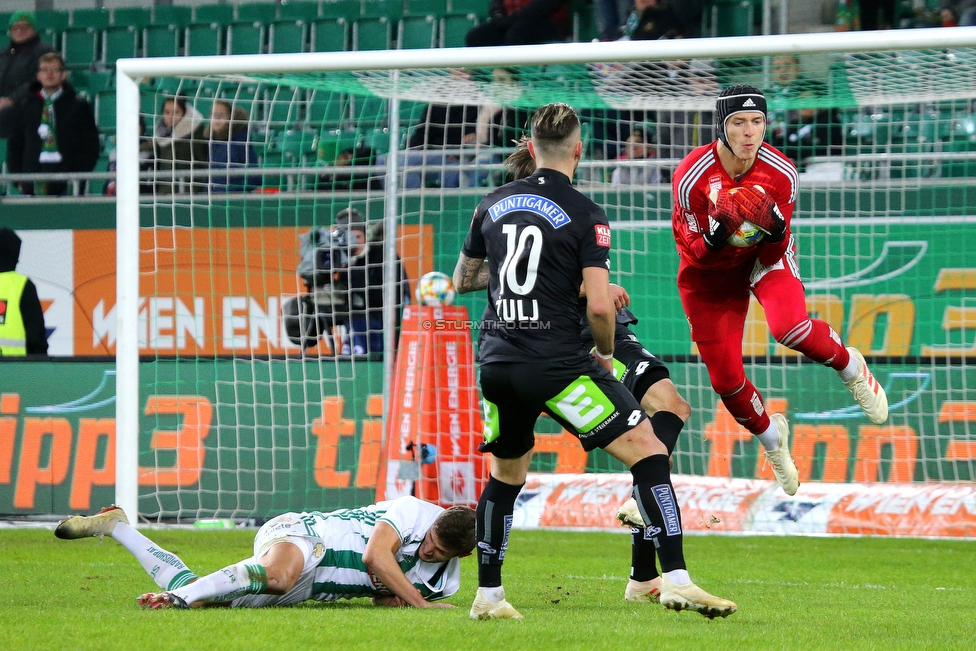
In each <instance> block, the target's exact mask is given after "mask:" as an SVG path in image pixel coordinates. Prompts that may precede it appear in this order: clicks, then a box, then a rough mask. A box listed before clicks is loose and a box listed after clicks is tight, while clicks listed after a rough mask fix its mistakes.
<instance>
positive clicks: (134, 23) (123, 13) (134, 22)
mask: <svg viewBox="0 0 976 651" xmlns="http://www.w3.org/2000/svg"><path fill="white" fill-rule="evenodd" d="M152 21H153V14H152V8H151V7H116V9H115V10H114V11H112V25H117V26H119V27H125V26H129V27H135V28H136V31H140V30H142V28H143V27H145V26H147V25H152Z"/></svg>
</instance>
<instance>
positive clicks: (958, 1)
mask: <svg viewBox="0 0 976 651" xmlns="http://www.w3.org/2000/svg"><path fill="white" fill-rule="evenodd" d="M939 9H940V11H939V15H940V16H941V18H942V26H943V27H956V26H957V25H958V26H961V27H972V26H973V25H976V0H941V2H940V3H939Z"/></svg>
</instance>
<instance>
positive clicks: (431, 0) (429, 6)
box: [403, 0, 449, 18]
mask: <svg viewBox="0 0 976 651" xmlns="http://www.w3.org/2000/svg"><path fill="white" fill-rule="evenodd" d="M447 3H448V0H407V10H406V11H404V12H403V14H404V15H405V16H437V17H438V18H440V17H441V16H444V15H445V14H447V13H449V12H448V10H447Z"/></svg>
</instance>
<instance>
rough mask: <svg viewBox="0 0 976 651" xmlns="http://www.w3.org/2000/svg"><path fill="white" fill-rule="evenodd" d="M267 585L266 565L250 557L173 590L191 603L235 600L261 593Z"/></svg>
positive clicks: (188, 603)
mask: <svg viewBox="0 0 976 651" xmlns="http://www.w3.org/2000/svg"><path fill="white" fill-rule="evenodd" d="M267 587H268V575H267V574H266V573H265V571H264V566H263V565H259V564H258V563H256V562H255V561H254V559H248V561H241V562H240V563H235V564H234V565H228V566H227V567H225V568H224V569H222V570H217V571H216V572H214V573H213V574H208V575H207V576H205V577H203V578H202V579H199V580H197V581H195V582H193V583H191V584H189V585H187V586H184V587H182V588H178V589H176V590H172V591H171V592H172V593H173V594H175V595H176V596H177V597H180V598H182V599H183V601H185V602H186V603H187V605H190V604H192V603H193V602H194V601H218V602H222V601H233V600H234V599H237V598H238V597H243V596H244V595H246V594H261V593H263V592H264V591H265V589H266V588H267Z"/></svg>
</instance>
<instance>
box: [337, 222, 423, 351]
mask: <svg viewBox="0 0 976 651" xmlns="http://www.w3.org/2000/svg"><path fill="white" fill-rule="evenodd" d="M335 224H336V226H337V227H345V228H346V229H347V231H348V245H349V268H348V274H349V276H348V278H349V310H350V315H349V316H350V318H349V338H350V340H351V343H352V354H353V355H367V354H369V353H381V352H383V277H384V270H383V260H384V258H385V251H384V243H383V230H382V227H381V228H379V229H376V230H374V231H373V233H372V237H370V236H369V235H368V231H367V229H366V220H365V218H364V217H363V215H362V214H361V213H360V212H359V211H358V210H356V209H355V208H346V209H345V210H342V211H341V212H340V213H339V214H337V215H336V218H335ZM396 276H397V278H399V281H398V286H397V288H396V289H395V290H394V294H395V295H396V296H399V297H400V302H399V303H398V304H397V306H396V326H397V328H399V327H400V311H401V310H402V309H403V306H404V305H407V304H409V303H410V284H409V282H408V281H407V276H406V273H405V272H404V270H403V264H402V262H401V261H400V257H399V256H397V258H396ZM395 339H396V338H395Z"/></svg>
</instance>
